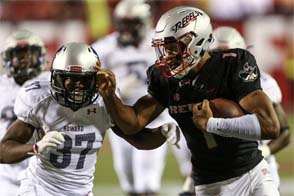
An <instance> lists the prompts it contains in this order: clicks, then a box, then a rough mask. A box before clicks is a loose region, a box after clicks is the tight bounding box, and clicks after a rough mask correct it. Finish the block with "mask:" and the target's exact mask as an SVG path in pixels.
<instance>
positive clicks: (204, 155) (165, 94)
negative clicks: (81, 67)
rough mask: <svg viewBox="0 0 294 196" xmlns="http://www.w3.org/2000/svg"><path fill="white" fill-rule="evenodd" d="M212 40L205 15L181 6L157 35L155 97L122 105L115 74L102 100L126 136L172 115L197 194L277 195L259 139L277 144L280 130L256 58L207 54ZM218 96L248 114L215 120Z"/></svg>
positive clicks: (151, 86) (152, 72)
mask: <svg viewBox="0 0 294 196" xmlns="http://www.w3.org/2000/svg"><path fill="white" fill-rule="evenodd" d="M212 41H213V38H212V26H211V24H210V18H209V16H208V15H207V14H206V13H205V12H203V11H202V10H200V9H198V8H194V7H187V6H181V7H175V8H173V9H171V10H169V11H167V12H166V13H164V14H163V15H162V16H161V18H160V19H159V21H158V23H157V26H156V29H155V35H154V37H153V41H152V44H153V47H154V49H155V51H156V54H157V60H156V63H155V65H153V66H151V67H149V68H148V70H147V74H148V92H149V95H145V96H143V97H140V98H139V100H137V102H136V103H135V104H134V105H132V106H129V105H125V104H123V102H122V101H121V99H120V98H119V97H118V96H117V95H116V93H115V88H116V80H115V75H114V74H113V73H111V72H108V73H105V74H102V72H101V77H103V80H104V84H103V88H99V94H100V95H101V96H102V97H103V100H104V103H105V105H106V107H107V111H108V112H109V114H110V115H111V117H112V119H113V120H114V122H115V123H116V124H117V126H119V127H120V128H122V129H124V130H125V131H127V130H128V131H130V130H132V131H134V132H136V131H138V130H141V129H142V128H143V127H145V126H146V125H147V124H148V123H150V122H151V121H152V120H154V119H155V118H156V117H157V116H158V115H159V114H160V113H161V112H162V111H163V110H164V109H165V108H168V109H169V113H170V114H171V116H172V117H173V118H174V119H175V120H176V121H177V123H178V124H179V126H180V128H181V131H182V132H183V134H184V136H185V138H186V141H187V145H188V147H189V149H190V151H191V154H192V158H191V162H192V164H193V179H194V182H195V191H196V193H197V196H207V195H225V196H229V195H239V196H249V195H251V196H259V195H264V196H278V195H279V192H278V187H277V186H276V184H275V183H274V181H273V179H272V176H271V175H270V173H269V166H268V164H267V162H266V161H265V160H264V159H263V157H262V154H261V152H260V151H259V150H258V144H257V140H260V139H275V138H277V137H278V136H279V131H280V124H279V121H278V118H277V115H276V113H275V110H274V108H273V105H272V103H271V101H270V100H269V98H268V96H266V94H265V93H264V92H263V91H262V90H261V87H260V73H259V68H258V66H257V64H256V61H255V58H254V56H252V55H251V54H250V53H249V52H248V51H246V50H243V49H231V50H226V51H224V50H221V51H216V52H208V48H209V46H210V44H211V43H212ZM117 82H119V81H117ZM215 98H225V99H229V100H231V101H233V102H235V103H238V105H239V106H240V107H241V108H242V109H243V110H244V111H246V114H244V115H241V116H236V115H233V114H232V115H231V116H232V117H231V118H221V117H214V116H213V113H212V110H211V108H210V106H209V101H208V100H211V99H215ZM229 109H231V108H224V111H226V112H230V110H229Z"/></svg>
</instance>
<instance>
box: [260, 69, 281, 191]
mask: <svg viewBox="0 0 294 196" xmlns="http://www.w3.org/2000/svg"><path fill="white" fill-rule="evenodd" d="M260 76H261V77H260V85H261V88H262V89H263V91H264V92H265V94H266V95H267V96H268V97H269V98H270V100H271V101H272V102H273V103H281V102H282V93H281V89H280V87H279V85H278V83H277V81H276V80H275V79H274V78H273V77H272V76H270V75H269V74H267V73H265V72H261V74H260ZM270 141H271V140H260V141H259V144H260V145H262V144H267V143H269V142H270ZM266 160H267V162H268V163H269V166H270V170H271V174H272V176H273V177H274V180H275V182H276V184H277V185H278V186H279V185H280V179H279V174H278V163H277V161H276V158H275V156H274V155H271V156H269V157H268V158H267V159H266Z"/></svg>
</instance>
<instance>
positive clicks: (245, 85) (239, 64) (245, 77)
mask: <svg viewBox="0 0 294 196" xmlns="http://www.w3.org/2000/svg"><path fill="white" fill-rule="evenodd" d="M232 66H233V68H232V69H231V70H232V73H231V75H232V82H231V85H232V90H233V92H234V94H235V95H236V98H237V100H238V101H240V100H241V99H242V98H243V97H245V96H246V95H248V94H249V93H251V92H253V91H255V90H258V89H261V86H260V71H259V68H258V66H257V64H256V61H255V58H254V56H253V55H252V54H250V53H249V52H248V51H246V50H240V52H238V57H237V58H236V61H235V63H234V62H233V65H232Z"/></svg>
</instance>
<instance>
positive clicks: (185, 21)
mask: <svg viewBox="0 0 294 196" xmlns="http://www.w3.org/2000/svg"><path fill="white" fill-rule="evenodd" d="M199 15H201V16H202V15H203V13H201V12H198V11H193V12H190V13H189V14H187V15H186V16H184V17H183V18H182V19H181V20H180V21H178V22H177V23H176V24H175V25H173V26H172V27H171V30H172V31H174V32H175V33H176V32H177V31H178V30H179V29H182V28H184V27H186V26H188V24H190V23H191V22H193V21H195V20H196V19H197V16H199Z"/></svg>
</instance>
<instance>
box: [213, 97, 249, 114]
mask: <svg viewBox="0 0 294 196" xmlns="http://www.w3.org/2000/svg"><path fill="white" fill-rule="evenodd" d="M209 106H210V108H211V111H212V113H213V116H214V117H216V118H233V117H239V116H242V115H244V114H245V113H244V111H243V110H242V108H241V107H240V106H239V104H237V103H235V102H233V101H231V100H229V99H222V98H217V99H213V100H210V101H209Z"/></svg>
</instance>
